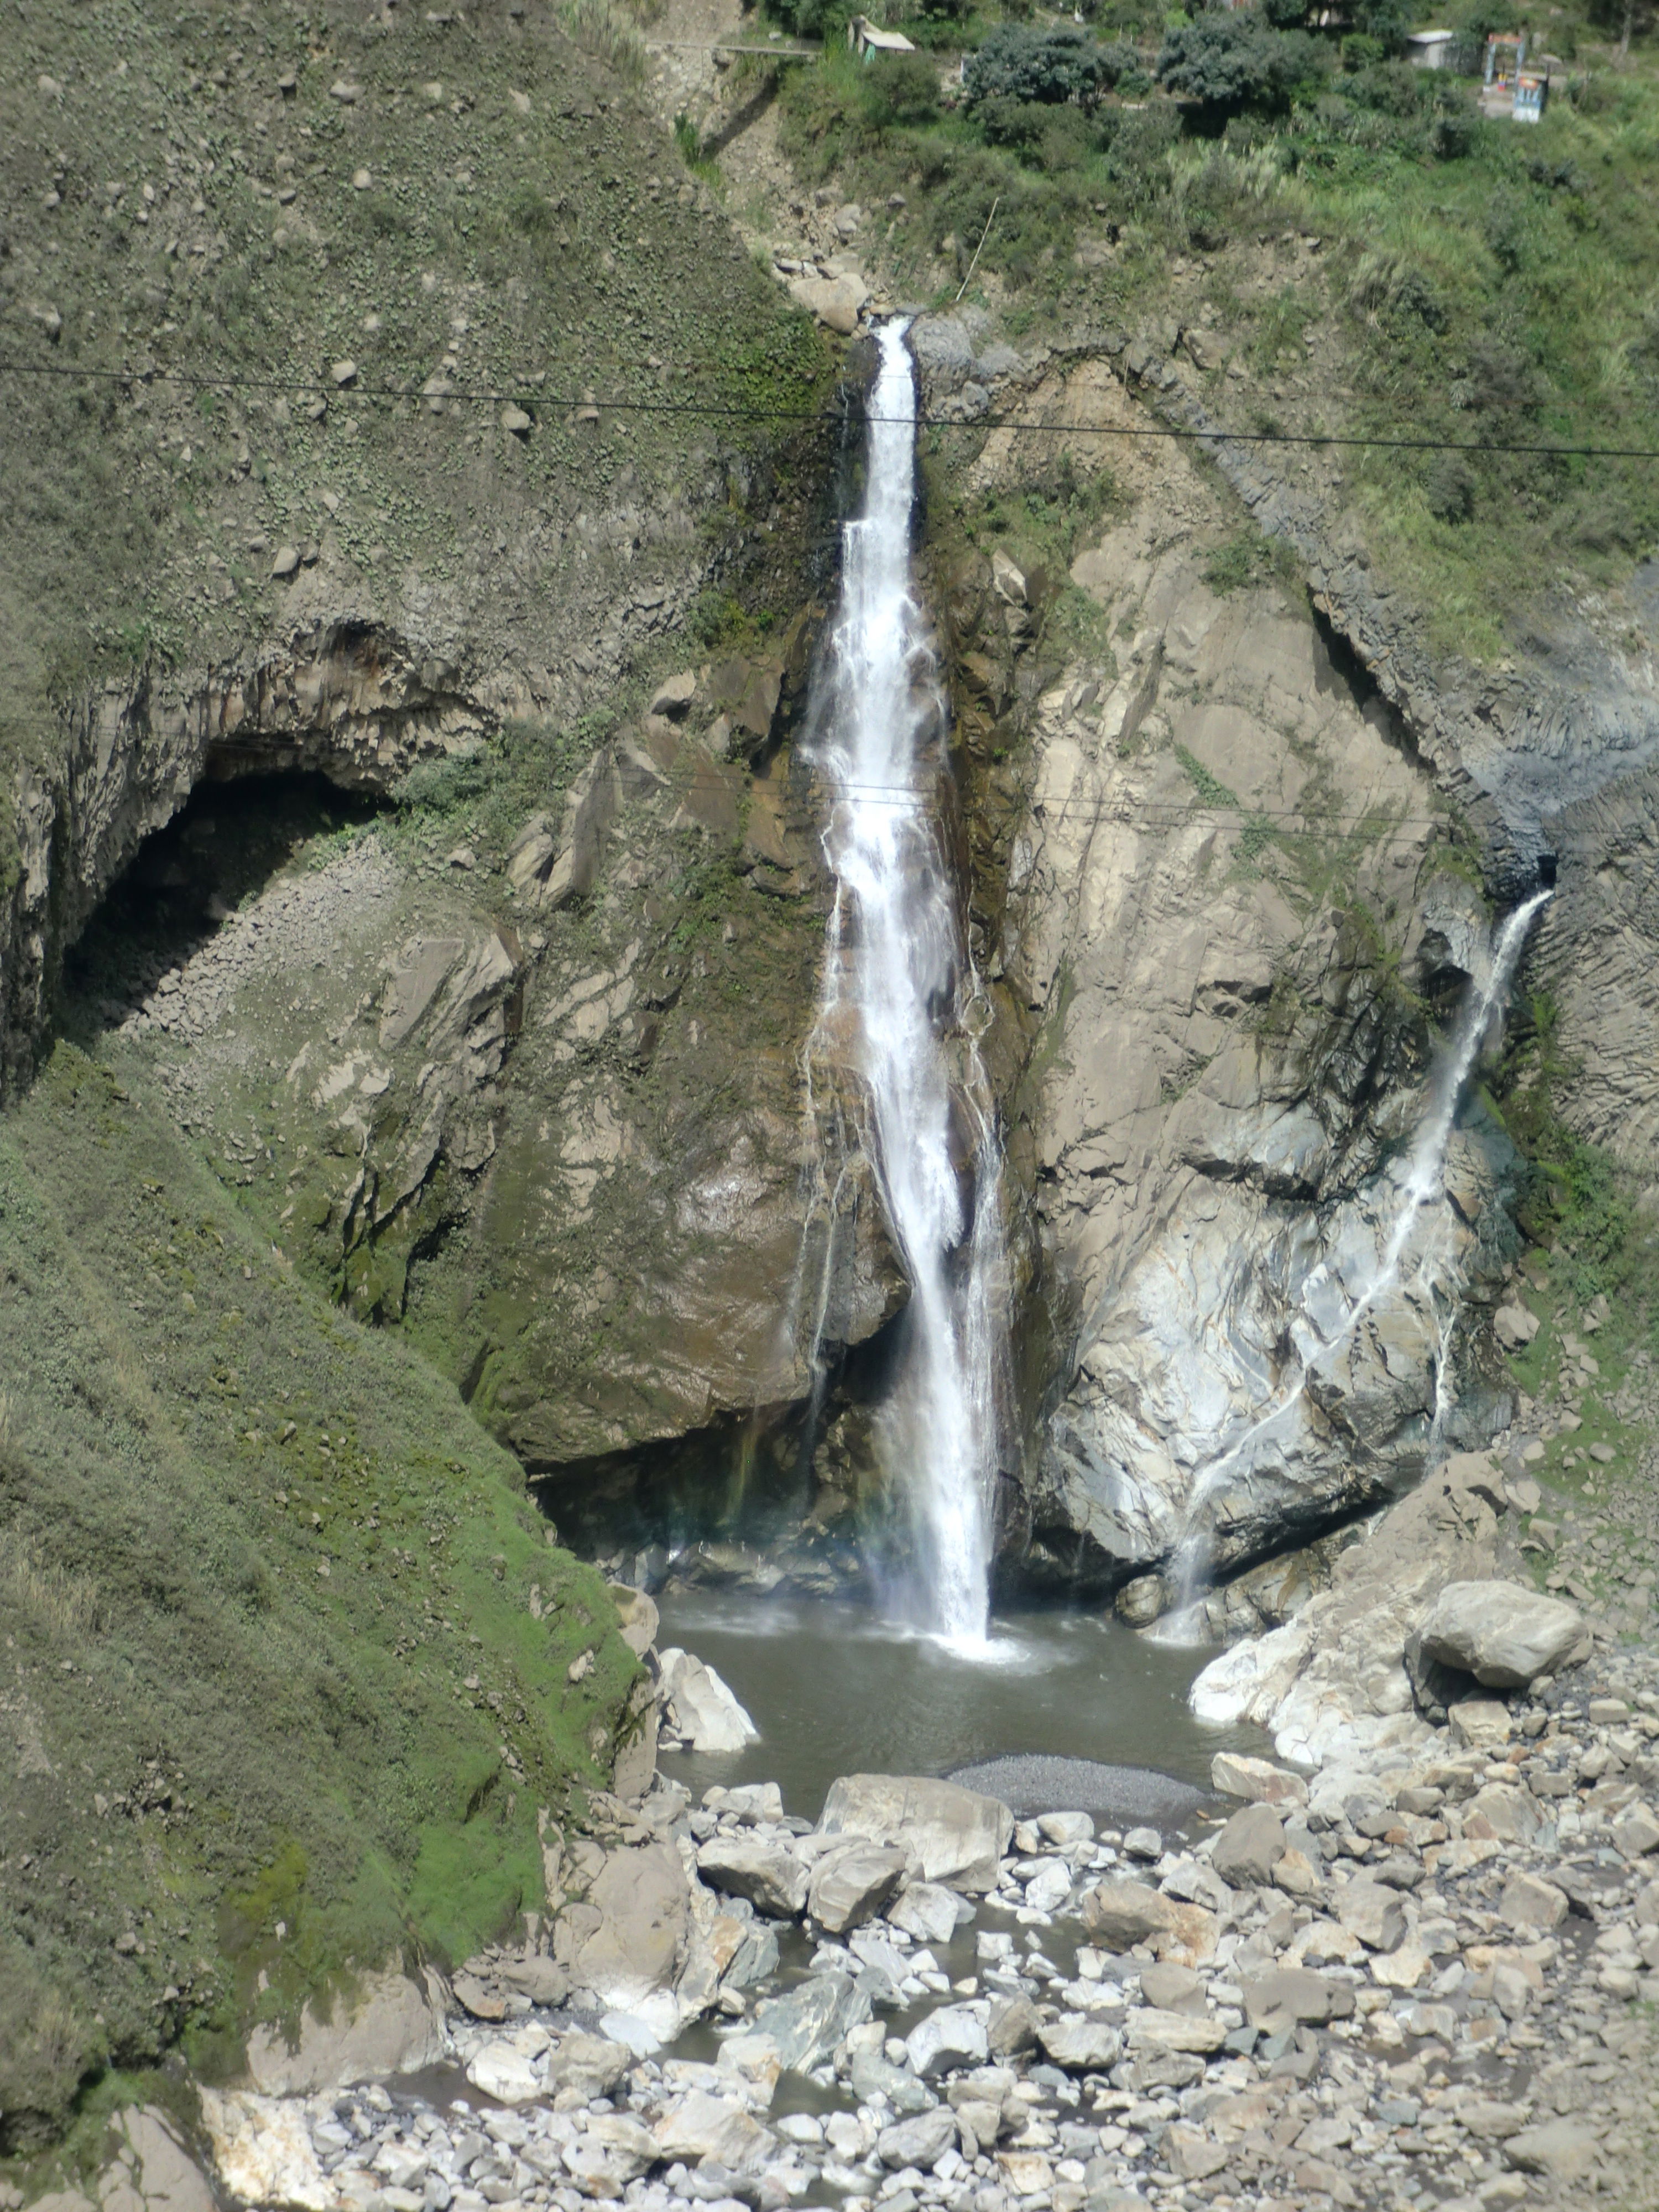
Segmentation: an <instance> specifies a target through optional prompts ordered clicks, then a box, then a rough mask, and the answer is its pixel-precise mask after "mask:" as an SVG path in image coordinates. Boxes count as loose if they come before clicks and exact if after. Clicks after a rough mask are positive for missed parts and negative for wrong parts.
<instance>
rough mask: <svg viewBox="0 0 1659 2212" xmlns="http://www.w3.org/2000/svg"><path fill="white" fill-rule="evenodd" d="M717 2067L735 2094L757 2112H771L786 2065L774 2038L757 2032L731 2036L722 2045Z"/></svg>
mask: <svg viewBox="0 0 1659 2212" xmlns="http://www.w3.org/2000/svg"><path fill="white" fill-rule="evenodd" d="M718 2065H719V2070H720V2074H721V2075H724V2076H726V2077H727V2078H728V2079H729V2081H730V2083H731V2086H732V2092H733V2093H734V2094H736V2095H739V2096H741V2097H743V2098H744V2099H745V2100H747V2101H748V2102H749V2103H750V2104H751V2105H752V2106H754V2107H755V2108H756V2109H757V2111H760V2112H765V2111H767V2110H769V2107H770V2106H771V2102H772V2093H773V2092H774V2090H775V2088H776V2087H777V2086H778V2076H779V2075H780V2074H781V2073H782V2071H783V2061H782V2059H781V2057H780V2055H779V2051H778V2046H777V2043H776V2041H775V2039H774V2038H773V2037H771V2036H769V2035H767V2034H764V2033H759V2032H757V2031H750V2033H748V2034H746V2035H728V2036H727V2037H726V2040H725V2041H724V2042H723V2043H722V2044H721V2045H720V2059H719V2062H718Z"/></svg>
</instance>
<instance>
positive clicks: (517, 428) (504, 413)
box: [501, 407, 531, 438]
mask: <svg viewBox="0 0 1659 2212" xmlns="http://www.w3.org/2000/svg"><path fill="white" fill-rule="evenodd" d="M501 428H502V429H503V430H507V431H509V432H511V434H512V435H513V437H515V438H527V437H528V436H529V435H530V428H531V425H530V417H529V416H528V415H526V412H525V410H524V409H523V408H522V407H503V408H502V410H501Z"/></svg>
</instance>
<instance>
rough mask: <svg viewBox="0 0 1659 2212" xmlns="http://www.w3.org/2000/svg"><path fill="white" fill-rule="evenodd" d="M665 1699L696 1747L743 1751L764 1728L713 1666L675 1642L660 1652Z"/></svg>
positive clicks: (680, 1728) (707, 1750)
mask: <svg viewBox="0 0 1659 2212" xmlns="http://www.w3.org/2000/svg"><path fill="white" fill-rule="evenodd" d="M658 1664H659V1667H660V1668H661V1680H662V1701H663V1704H664V1705H665V1707H668V1708H671V1711H672V1715H673V1718H674V1721H675V1723H676V1724H677V1725H678V1729H679V1733H680V1734H681V1735H684V1736H687V1737H689V1738H690V1744H691V1748H692V1750H693V1751H702V1752H731V1751H742V1750H743V1749H744V1747H745V1746H746V1745H748V1744H751V1743H758V1742H759V1741H760V1730H759V1729H757V1727H756V1726H755V1723H753V1721H751V1720H750V1717H749V1716H748V1714H747V1713H746V1712H744V1709H743V1707H742V1706H741V1705H739V1704H738V1701H737V1699H736V1698H734V1697H733V1696H732V1692H731V1691H730V1690H729V1689H728V1688H727V1686H726V1684H725V1682H724V1681H722V1680H721V1679H720V1676H719V1675H718V1674H716V1673H715V1672H714V1668H712V1667H708V1666H705V1665H704V1664H703V1662H702V1660H701V1659H694V1658H693V1657H692V1656H691V1655H690V1652H688V1651H681V1650H676V1649H675V1648H674V1647H673V1646H670V1648H669V1649H668V1650H665V1651H664V1652H662V1653H660V1654H659V1660H658Z"/></svg>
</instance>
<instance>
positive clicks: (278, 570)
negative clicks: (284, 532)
mask: <svg viewBox="0 0 1659 2212" xmlns="http://www.w3.org/2000/svg"><path fill="white" fill-rule="evenodd" d="M299 570H300V549H299V547H298V546H297V545H279V546H278V547H277V548H276V557H275V558H274V559H273V560H272V562H271V564H270V573H271V574H272V575H273V576H275V577H276V580H277V581H278V583H281V582H282V581H283V580H284V579H285V578H287V577H289V576H294V575H297V574H299Z"/></svg>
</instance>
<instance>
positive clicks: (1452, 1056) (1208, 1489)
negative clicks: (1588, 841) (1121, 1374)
mask: <svg viewBox="0 0 1659 2212" xmlns="http://www.w3.org/2000/svg"><path fill="white" fill-rule="evenodd" d="M1550 896H1551V894H1550V892H1548V891H1547V890H1541V891H1535V892H1534V894H1533V896H1532V897H1530V898H1529V899H1527V900H1525V901H1524V902H1522V904H1521V905H1520V906H1518V907H1516V908H1515V909H1514V911H1513V912H1512V913H1511V914H1510V915H1508V916H1507V917H1506V919H1505V921H1504V926H1503V927H1502V928H1501V929H1500V930H1499V932H1498V937H1497V940H1496V942H1495V943H1494V945H1492V952H1491V957H1490V959H1489V962H1488V967H1487V974H1486V980H1485V981H1484V982H1482V981H1471V984H1470V987H1469V989H1468V993H1467V994H1466V995H1465V998H1464V1001H1463V1005H1462V1010H1461V1012H1460V1013H1459V1015H1458V1018H1457V1022H1456V1025H1455V1028H1454V1030H1453V1033H1452V1037H1451V1041H1450V1043H1449V1046H1448V1048H1447V1049H1446V1051H1445V1052H1444V1053H1443V1054H1441V1056H1440V1058H1439V1060H1438V1062H1437V1066H1436V1069H1435V1073H1434V1076H1433V1079H1432V1080H1431V1085H1430V1090H1429V1097H1428V1102H1427V1106H1426V1109H1425V1113H1424V1115H1423V1119H1422V1121H1421V1122H1420V1124H1419V1127H1418V1132H1417V1137H1416V1141H1415V1142H1414V1143H1413V1146H1412V1150H1411V1154H1410V1158H1409V1159H1408V1161H1407V1168H1406V1173H1405V1176H1404V1178H1403V1180H1402V1181H1401V1185H1400V1190H1399V1195H1398V1198H1397V1200H1396V1202H1395V1211H1394V1214H1393V1218H1392V1219H1391V1220H1390V1222H1389V1229H1388V1234H1387V1235H1386V1237H1384V1238H1383V1243H1382V1246H1381V1249H1380V1250H1379V1252H1378V1254H1377V1259H1376V1267H1375V1268H1374V1269H1373V1270H1372V1272H1371V1274H1370V1277H1369V1279H1368V1280H1367V1281H1366V1282H1365V1283H1364V1285H1363V1287H1362V1288H1361V1289H1360V1290H1359V1291H1358V1293H1357V1294H1356V1295H1355V1296H1354V1297H1353V1298H1352V1300H1351V1301H1349V1302H1347V1303H1346V1304H1345V1305H1343V1306H1341V1307H1340V1310H1338V1312H1337V1313H1336V1315H1335V1316H1334V1318H1333V1319H1331V1321H1330V1322H1328V1325H1326V1326H1322V1324H1321V1320H1320V1318H1318V1317H1316V1316H1317V1313H1318V1309H1319V1308H1320V1307H1321V1306H1322V1304H1324V1303H1325V1301H1326V1299H1327V1298H1328V1296H1329V1294H1330V1292H1331V1291H1332V1289H1333V1287H1334V1285H1333V1283H1332V1277H1331V1270H1330V1268H1329V1267H1328V1266H1325V1265H1322V1266H1320V1267H1316V1268H1315V1269H1314V1270H1313V1271H1312V1273H1310V1275H1309V1277H1308V1279H1307V1281H1306V1282H1305V1283H1304V1285H1303V1286H1302V1293H1301V1298H1300V1307H1301V1310H1300V1311H1299V1313H1298V1314H1297V1316H1296V1319H1295V1321H1294V1322H1292V1324H1291V1341H1292V1343H1293V1345H1294V1346H1295V1351H1296V1368H1297V1371H1296V1378H1295V1380H1294V1382H1293V1383H1291V1385H1290V1387H1289V1388H1288V1389H1285V1391H1284V1392H1282V1393H1281V1395H1279V1397H1278V1398H1276V1399H1275V1400H1274V1401H1273V1404H1272V1405H1271V1406H1270V1407H1268V1408H1267V1411H1266V1412H1265V1413H1260V1414H1258V1415H1257V1416H1256V1417H1255V1419H1253V1420H1252V1421H1251V1422H1250V1423H1249V1426H1248V1427H1247V1428H1246V1429H1245V1430H1244V1431H1243V1434H1242V1435H1241V1436H1239V1437H1237V1438H1236V1439H1235V1440H1234V1442H1233V1443H1231V1444H1230V1445H1229V1446H1228V1447H1227V1449H1226V1450H1225V1452H1223V1453H1222V1454H1221V1455H1220V1456H1219V1457H1218V1458H1217V1459H1214V1460H1212V1461H1211V1462H1210V1463H1209V1465H1208V1466H1207V1467H1206V1468H1203V1469H1202V1470H1201V1472H1200V1474H1199V1476H1198V1479H1197V1480H1196V1481H1195V1482H1194V1485H1193V1491H1192V1496H1191V1498H1189V1499H1188V1505H1187V1511H1186V1515H1185V1516H1184V1523H1183V1527H1182V1534H1181V1539H1180V1541H1179V1542H1178V1544H1177V1546H1176V1553H1175V1556H1174V1559H1173V1560H1172V1561H1171V1567H1170V1579H1171V1581H1172V1582H1173V1583H1174V1585H1175V1589H1176V1607H1175V1611H1174V1613H1172V1614H1171V1616H1170V1621H1171V1622H1172V1623H1173V1621H1174V1620H1177V1619H1178V1618H1179V1616H1180V1615H1181V1614H1182V1613H1185V1612H1186V1611H1187V1610H1188V1608H1189V1607H1191V1606H1192V1605H1193V1604H1194V1602H1195V1601H1197V1598H1198V1597H1199V1595H1200V1592H1201V1589H1202V1586H1203V1583H1204V1581H1205V1577H1206V1569H1207V1566H1208V1563H1209V1553H1210V1544H1209V1538H1208V1535H1207V1533H1206V1531H1205V1530H1204V1529H1202V1528H1200V1526H1199V1525H1198V1515H1199V1512H1200V1509H1201V1508H1202V1507H1203V1505H1204V1504H1206V1501H1207V1500H1208V1499H1209V1498H1211V1497H1212V1495H1213V1494H1214V1492H1215V1491H1216V1489H1217V1488H1218V1486H1219V1484H1220V1482H1221V1481H1222V1480H1223V1478H1224V1477H1225V1476H1226V1475H1227V1474H1230V1473H1231V1470H1232V1469H1233V1468H1235V1467H1237V1464H1238V1462H1239V1461H1240V1459H1241V1458H1242V1457H1243V1455H1244V1454H1245V1453H1246V1452H1248V1451H1249V1449H1250V1447H1251V1445H1252V1444H1254V1443H1256V1442H1257V1441H1258V1439H1259V1438H1261V1437H1263V1436H1265V1435H1266V1434H1267V1432H1268V1431H1270V1430H1272V1429H1273V1427H1275V1426H1276V1425H1277V1424H1278V1423H1279V1422H1280V1421H1282V1420H1284V1419H1285V1418H1286V1417H1287V1416H1288V1415H1289V1414H1291V1413H1292V1412H1293V1411H1294V1410H1295V1408H1296V1407H1297V1405H1298V1404H1299V1403H1300V1401H1301V1400H1302V1398H1303V1396H1304V1394H1305V1393H1306V1390H1307V1388H1308V1382H1309V1377H1310V1375H1311V1374H1312V1373H1313V1370H1315V1368H1316V1367H1317V1366H1318V1364H1320V1362H1321V1361H1322V1360H1323V1359H1326V1358H1328V1357H1329V1355H1330V1354H1331V1353H1332V1352H1335V1351H1336V1350H1338V1349H1339V1348H1340V1346H1342V1345H1343V1344H1345V1343H1346V1341H1347V1340H1348V1339H1349V1338H1350V1337H1351V1336H1352V1334H1353V1333H1354V1331H1355V1330H1356V1329H1357V1328H1358V1327H1359V1324H1360V1323H1361V1322H1363V1321H1364V1318H1365V1316H1366V1315H1367V1314H1368V1313H1370V1312H1371V1311H1372V1310H1373V1309H1374V1308H1375V1307H1376V1304H1378V1302H1379V1301H1380V1300H1381V1299H1383V1298H1384V1297H1387V1295H1388V1294H1389V1291H1392V1290H1393V1289H1394V1288H1395V1285H1396V1284H1397V1283H1398V1282H1399V1280H1400V1274H1401V1261H1402V1260H1403V1258H1404V1256H1405V1251H1406V1247H1407V1243H1408V1241H1409V1240H1410V1237H1411V1234H1412V1231H1413V1228H1414V1227H1415V1226H1416V1225H1417V1220H1418V1216H1419V1212H1421V1210H1422V1208H1423V1207H1424V1206H1428V1205H1431V1204H1432V1203H1434V1202H1435V1201H1436V1200H1438V1199H1439V1198H1440V1196H1441V1194H1442V1178H1443V1174H1444V1171H1445V1165H1446V1151H1447V1147H1448V1146H1449V1144H1450V1142H1451V1134H1452V1130H1453V1127H1454V1126H1455V1122H1456V1119H1457V1109H1458V1106H1459V1104H1460V1103H1461V1101H1462V1096H1463V1091H1464V1089H1465V1086H1466V1085H1468V1079H1469V1078H1470V1076H1471V1075H1472V1074H1473V1073H1474V1067H1475V1063H1476V1062H1477V1060H1479V1059H1480V1054H1481V1053H1482V1051H1483V1050H1484V1049H1485V1048H1486V1041H1487V1037H1488V1034H1489V1032H1490V1030H1491V1029H1492V1021H1493V1018H1494V1017H1495V1016H1496V1015H1497V1014H1498V1013H1500V1012H1502V1010H1503V1007H1504V1003H1505V1001H1506V1000H1507V999H1508V997H1509V989H1510V982H1511V981H1512V980H1513V978H1514V975H1515V970H1516V966H1517V965H1518V963H1519V962H1520V958H1521V954H1522V949H1523V948H1524V946H1525V944H1526V941H1527V932H1528V929H1529V928H1530V927H1532V920H1533V916H1534V915H1535V914H1536V913H1537V912H1538V910H1539V908H1541V907H1542V906H1543V905H1544V904H1545V902H1547V900H1548V898H1549V897H1550ZM1451 1266H1452V1261H1451V1256H1450V1253H1449V1250H1448V1249H1444V1240H1441V1249H1436V1250H1432V1251H1431V1252H1429V1253H1427V1254H1425V1255H1424V1259H1423V1262H1422V1266H1421V1268H1420V1270H1419V1273H1420V1276H1421V1278H1422V1279H1423V1283H1424V1288H1425V1291H1429V1292H1430V1293H1432V1291H1434V1289H1435V1288H1436V1287H1437V1285H1439V1283H1440V1281H1441V1279H1442V1278H1443V1276H1444V1275H1446V1274H1447V1273H1449V1271H1450V1269H1451ZM1451 1311H1452V1312H1453V1313H1455V1297H1454V1299H1453V1301H1452V1305H1451ZM1440 1334H1441V1358H1440V1368H1441V1370H1442V1371H1441V1372H1439V1373H1437V1376H1436V1383H1435V1413H1434V1425H1433V1431H1432V1434H1431V1441H1436V1442H1437V1440H1438V1437H1439V1435H1440V1432H1441V1431H1442V1429H1443V1425H1444V1421H1445V1416H1446V1413H1447V1410H1448V1406H1447V1393H1446V1381H1445V1376H1444V1373H1443V1369H1444V1365H1445V1358H1446V1352H1447V1350H1448V1349H1449V1338H1450V1320H1449V1316H1443V1317H1442V1325H1441V1332H1440ZM1168 1633H1170V1630H1169V1629H1166V1634H1168Z"/></svg>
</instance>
